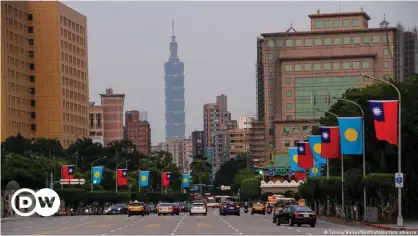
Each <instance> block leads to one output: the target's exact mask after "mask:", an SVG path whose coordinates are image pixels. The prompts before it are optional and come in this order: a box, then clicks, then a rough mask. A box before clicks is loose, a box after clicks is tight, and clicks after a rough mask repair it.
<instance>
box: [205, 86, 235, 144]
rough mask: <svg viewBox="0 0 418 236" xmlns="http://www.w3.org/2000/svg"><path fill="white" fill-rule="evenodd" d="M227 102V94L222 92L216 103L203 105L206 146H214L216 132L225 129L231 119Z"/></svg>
mask: <svg viewBox="0 0 418 236" xmlns="http://www.w3.org/2000/svg"><path fill="white" fill-rule="evenodd" d="M227 104H228V102H227V96H225V95H223V94H221V95H219V96H216V103H208V104H205V105H203V131H204V132H205V141H206V147H210V146H212V144H213V135H214V134H215V132H216V131H219V130H225V129H226V127H227V123H228V121H229V120H231V113H229V112H228V110H227V109H228V107H227Z"/></svg>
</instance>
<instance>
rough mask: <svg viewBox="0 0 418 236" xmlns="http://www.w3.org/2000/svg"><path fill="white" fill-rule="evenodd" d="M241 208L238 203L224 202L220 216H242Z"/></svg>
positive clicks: (220, 209)
mask: <svg viewBox="0 0 418 236" xmlns="http://www.w3.org/2000/svg"><path fill="white" fill-rule="evenodd" d="M240 210H241V208H240V206H239V204H238V203H236V202H224V203H223V204H222V205H221V207H220V208H219V214H220V215H222V216H225V215H237V216H239V215H240V212H241V211H240Z"/></svg>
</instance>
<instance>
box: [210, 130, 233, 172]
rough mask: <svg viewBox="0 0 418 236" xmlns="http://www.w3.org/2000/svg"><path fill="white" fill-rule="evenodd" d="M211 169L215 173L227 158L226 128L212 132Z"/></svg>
mask: <svg viewBox="0 0 418 236" xmlns="http://www.w3.org/2000/svg"><path fill="white" fill-rule="evenodd" d="M212 146H213V152H214V153H213V155H214V158H213V159H214V160H213V169H214V172H215V173H216V172H217V171H218V170H219V168H221V166H222V164H223V163H225V161H227V160H228V158H229V155H228V130H227V129H224V130H218V131H215V132H214V134H213V145H212Z"/></svg>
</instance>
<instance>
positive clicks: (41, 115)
mask: <svg viewBox="0 0 418 236" xmlns="http://www.w3.org/2000/svg"><path fill="white" fill-rule="evenodd" d="M1 11H2V15H1V17H2V18H1V24H2V29H1V35H2V37H1V44H2V53H1V54H2V55H1V63H2V69H1V74H2V76H1V103H2V108H1V140H4V139H6V138H7V137H8V136H12V135H16V134H17V133H18V132H20V133H21V134H22V135H23V136H25V137H28V138H34V137H44V138H58V139H59V140H60V141H61V144H62V145H63V146H64V147H68V146H69V145H70V144H71V143H73V142H74V141H75V139H76V138H77V137H83V136H84V137H87V136H88V129H89V128H88V92H89V87H88V68H87V65H88V57H87V54H88V53H87V18H86V17H85V16H83V15H82V14H80V13H78V12H77V11H75V10H73V9H71V8H69V7H67V6H66V5H64V4H63V3H61V2H58V1H56V2H42V1H41V2H39V1H10V2H9V1H2V2H1Z"/></svg>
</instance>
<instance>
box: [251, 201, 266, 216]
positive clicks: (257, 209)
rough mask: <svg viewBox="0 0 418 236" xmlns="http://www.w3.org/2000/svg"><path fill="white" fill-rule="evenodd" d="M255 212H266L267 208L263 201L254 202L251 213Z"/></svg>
mask: <svg viewBox="0 0 418 236" xmlns="http://www.w3.org/2000/svg"><path fill="white" fill-rule="evenodd" d="M254 214H263V215H265V214H266V208H265V207H264V205H263V203H260V202H257V203H254V204H253V207H252V209H251V215H254Z"/></svg>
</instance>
